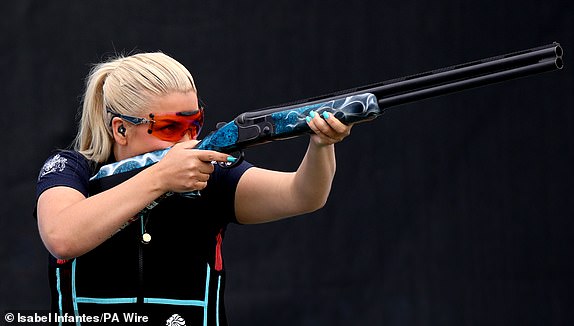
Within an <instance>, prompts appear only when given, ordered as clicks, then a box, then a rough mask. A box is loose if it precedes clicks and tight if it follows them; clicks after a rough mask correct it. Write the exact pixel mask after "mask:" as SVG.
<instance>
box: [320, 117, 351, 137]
mask: <svg viewBox="0 0 574 326" xmlns="http://www.w3.org/2000/svg"><path fill="white" fill-rule="evenodd" d="M321 117H322V118H323V120H324V121H325V122H327V123H328V124H329V126H331V128H333V130H335V132H337V133H340V134H344V133H347V132H348V130H349V129H351V126H347V125H346V124H344V123H342V122H341V120H339V119H337V118H335V116H334V115H333V114H332V113H330V112H323V114H322V115H321Z"/></svg>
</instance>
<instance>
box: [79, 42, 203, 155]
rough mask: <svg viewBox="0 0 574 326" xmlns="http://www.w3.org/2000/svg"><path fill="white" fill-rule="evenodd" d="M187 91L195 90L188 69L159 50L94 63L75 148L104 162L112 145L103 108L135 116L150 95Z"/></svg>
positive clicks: (139, 113) (142, 110)
mask: <svg viewBox="0 0 574 326" xmlns="http://www.w3.org/2000/svg"><path fill="white" fill-rule="evenodd" d="M189 91H194V92H196V93H197V90H196V87H195V83H194V81H193V77H192V76H191V74H190V73H189V71H188V70H187V69H186V68H185V67H184V66H183V65H182V64H181V63H179V62H177V61H176V60H175V59H173V58H171V57H169V56H167V55H165V54H163V53H160V52H155V53H139V54H135V55H131V56H128V57H124V56H121V55H120V56H117V57H115V58H112V59H110V60H108V61H107V62H103V63H100V64H97V65H95V66H94V67H93V68H92V70H91V71H90V74H89V75H88V78H87V82H86V92H85V94H84V98H83V101H82V102H83V105H82V116H81V120H80V126H79V129H78V134H77V136H76V139H75V142H74V148H75V150H76V151H78V152H79V153H81V154H82V155H84V156H85V157H86V158H88V159H90V160H92V161H95V162H98V163H102V162H105V161H107V160H108V158H109V157H110V155H111V152H112V148H113V144H114V139H113V133H112V130H111V125H110V121H111V116H110V114H109V113H107V109H110V110H111V111H113V112H116V113H120V114H126V115H133V116H139V115H141V114H142V113H144V111H145V108H146V106H147V105H148V103H150V101H151V100H152V99H153V98H155V97H158V96H162V95H167V94H169V93H173V92H184V93H185V92H189Z"/></svg>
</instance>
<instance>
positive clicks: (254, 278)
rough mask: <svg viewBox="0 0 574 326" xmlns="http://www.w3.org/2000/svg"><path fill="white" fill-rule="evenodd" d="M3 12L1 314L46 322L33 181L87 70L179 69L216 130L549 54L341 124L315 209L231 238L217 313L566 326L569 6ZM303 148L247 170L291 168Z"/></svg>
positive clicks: (350, 321) (301, 321) (260, 152)
mask: <svg viewBox="0 0 574 326" xmlns="http://www.w3.org/2000/svg"><path fill="white" fill-rule="evenodd" d="M0 10H1V12H2V15H3V17H2V21H1V22H0V24H1V25H0V26H2V29H1V51H0V56H1V60H0V64H1V65H2V66H1V70H0V71H1V74H2V75H1V79H0V80H1V88H0V89H1V92H2V93H1V95H2V96H1V100H0V101H1V103H2V114H1V118H0V119H1V129H0V130H1V131H2V139H3V143H4V146H5V147H4V150H3V159H2V166H1V171H2V190H1V191H2V193H1V196H0V198H2V204H1V205H2V206H1V210H0V211H1V217H0V239H1V245H0V259H1V264H0V310H2V311H4V310H8V309H24V310H33V309H39V310H40V309H47V308H48V304H49V295H48V287H47V276H46V264H45V263H46V258H45V257H46V252H45V249H44V247H43V245H42V243H41V241H40V239H39V236H38V234H37V230H36V225H35V220H34V219H33V218H32V210H33V207H34V201H35V193H34V192H35V179H36V176H37V174H38V171H39V169H40V167H41V165H42V163H43V161H44V160H45V159H46V157H47V156H48V155H49V154H50V152H51V151H52V150H53V149H55V148H62V147H66V146H68V145H69V144H70V143H71V141H72V139H73V137H74V135H75V132H76V123H77V116H76V112H77V109H78V107H79V105H80V97H81V95H82V92H83V87H84V78H85V76H86V75H87V73H88V71H89V69H90V64H91V63H95V62H99V61H101V60H103V59H106V58H107V57H108V56H110V55H113V54H115V53H125V54H129V53H133V52H139V51H156V50H161V51H163V52H165V53H167V54H169V55H171V56H173V57H175V58H176V59H178V60H179V61H181V62H182V63H183V64H185V65H186V66H187V67H188V68H189V69H190V71H191V72H192V74H193V75H194V76H195V78H196V82H197V84H198V86H199V89H200V92H201V93H202V96H203V98H204V99H205V100H206V102H207V104H208V113H207V121H206V127H205V129H204V130H205V131H209V130H212V129H213V128H214V126H215V123H217V122H218V121H223V120H229V119H231V118H233V117H235V116H236V115H237V114H239V113H241V112H243V111H247V110H254V109H260V108H263V107H266V106H270V105H275V104H280V103H284V102H289V101H292V100H297V99H302V98H306V97H311V96H315V95H320V94H324V93H328V92H332V91H336V90H341V89H346V88H349V87H354V86H360V85H365V84H368V83H373V82H377V81H382V80H388V79H392V78H395V77H400V76H404V75H410V74H414V73H418V72H423V71H427V70H431V69H435V68H440V67H445V66H450V65H453V64H458V63H463V62H468V61H472V60H476V59H480V58H485V57H489V56H494V55H499V54H504V53H509V52H513V51H516V50H520V49H526V48H531V47H535V46H539V45H543V44H547V43H551V42H553V41H558V42H561V43H562V45H563V47H564V49H565V57H564V58H565V65H566V67H565V69H563V70H562V71H559V72H552V73H546V74H543V75H537V76H533V77H528V78H523V79H520V80H515V81H510V82H505V83H503V84H497V85H493V86H488V87H484V88H480V89H476V90H470V91H466V92H463V93H458V94H454V95H449V96H445V97H440V98H436V99H431V100H426V101H422V102H418V103H416V104H412V105H408V106H403V107H400V108H398V109H394V110H389V111H387V113H386V114H385V115H384V116H383V117H381V118H379V119H377V120H376V121H374V122H372V123H368V124H363V125H358V126H356V127H355V128H353V132H352V135H351V137H349V138H348V139H347V140H345V141H344V142H343V143H341V144H338V145H337V152H338V171H337V175H336V178H335V181H334V188H333V191H332V193H331V197H330V199H329V202H328V204H327V205H326V207H324V208H323V209H322V210H321V211H318V212H316V213H313V214H308V215H305V216H302V217H297V218H293V219H288V220H284V221H280V222H276V223H272V224H266V225H257V226H236V225H232V226H230V228H229V232H228V233H227V238H226V241H225V243H224V254H225V257H226V266H227V269H228V277H229V278H228V286H227V297H226V298H227V303H228V314H229V319H230V322H231V324H232V325H383V324H384V325H565V324H572V322H574V309H573V308H572V307H573V305H574V294H573V290H574V262H573V261H572V258H573V255H572V250H573V245H574V237H573V231H574V222H573V217H574V198H573V194H574V189H573V187H574V173H573V170H574V147H573V145H572V139H573V136H574V113H573V109H574V96H573V95H574V85H573V81H574V78H573V74H572V67H573V64H574V62H572V60H571V58H572V56H573V55H572V53H573V52H572V51H574V23H573V21H574V2H572V1H566V0H563V1H560V0H544V1H543V0H537V1H532V0H526V1H525V0H509V1H500V0H483V1H469V0H442V1H426V0H401V1H397V0H388V1H362V2H359V1H351V2H344V1H337V2H335V1H334V2H323V1H313V0H308V1H285V0H275V1H260V2H259V1H157V2H151V1H31V0H18V1H14V0H13V1H3V2H2V4H1V5H0ZM305 138H306V137H304V138H299V139H295V140H289V141H283V142H276V143H273V144H268V145H264V146H260V147H258V148H253V149H251V150H249V151H248V152H247V156H248V159H249V160H250V161H252V162H253V163H255V164H257V165H259V166H262V167H268V168H273V169H281V170H294V169H296V167H297V165H298V162H299V160H300V159H301V158H302V156H303V154H304V151H305V148H306V143H307V139H305ZM178 266H179V267H180V266H181V265H180V264H179V263H178V262H174V266H173V267H172V268H179V267H178ZM2 319H3V318H2Z"/></svg>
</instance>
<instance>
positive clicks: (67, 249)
mask: <svg viewBox="0 0 574 326" xmlns="http://www.w3.org/2000/svg"><path fill="white" fill-rule="evenodd" d="M40 237H41V238H42V242H43V243H44V246H45V247H46V249H47V250H48V251H49V252H50V254H52V256H54V257H55V258H57V259H72V258H75V257H77V256H78V255H77V253H76V252H75V250H74V246H72V244H71V243H70V241H69V240H67V239H65V238H62V237H61V236H59V235H58V234H54V233H53V232H40Z"/></svg>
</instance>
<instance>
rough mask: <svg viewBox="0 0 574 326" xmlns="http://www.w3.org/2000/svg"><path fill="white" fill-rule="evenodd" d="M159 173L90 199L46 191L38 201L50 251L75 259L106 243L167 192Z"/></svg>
mask: <svg viewBox="0 0 574 326" xmlns="http://www.w3.org/2000/svg"><path fill="white" fill-rule="evenodd" d="M156 172H157V171H156V169H153V168H152V167H150V168H148V169H146V170H143V171H142V172H140V173H139V174H138V175H136V176H134V177H133V178H131V179H129V180H127V181H126V182H124V183H122V184H120V185H118V186H116V187H113V188H111V189H109V190H107V191H104V192H102V193H99V194H97V195H94V196H91V197H88V198H85V197H83V195H81V194H80V193H79V192H77V191H75V190H73V189H71V188H65V187H57V188H52V189H49V190H47V191H46V192H44V193H43V194H42V195H41V196H40V198H39V200H38V227H39V230H40V235H41V237H42V240H43V241H44V243H45V245H46V247H47V248H48V250H49V251H50V252H51V253H52V254H53V255H54V256H56V257H58V258H73V257H77V256H79V255H82V254H84V253H86V252H88V251H90V250H91V249H93V248H95V247H96V246H98V245H100V244H101V243H102V242H104V241H106V240H107V239H108V238H110V237H111V236H112V235H113V234H114V233H115V232H117V230H118V229H119V228H121V227H122V226H123V225H124V224H125V223H126V222H128V221H129V220H130V219H132V218H133V217H134V216H135V215H136V214H137V213H138V212H139V211H141V210H142V209H143V208H144V207H145V206H147V205H148V204H149V203H150V202H152V201H153V200H154V199H156V198H157V197H159V196H161V195H162V194H163V193H164V190H163V189H162V187H161V186H160V183H159V182H158V181H157V180H158V178H157V176H154V173H156ZM62 197H64V199H62ZM56 201H57V202H58V203H59V204H58V205H55V204H54V202H56Z"/></svg>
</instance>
